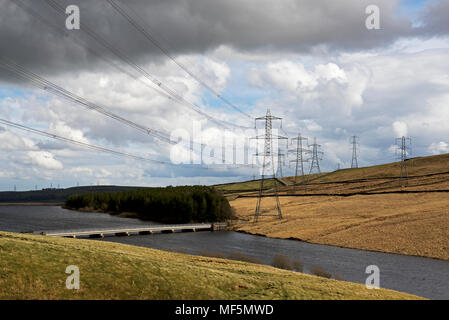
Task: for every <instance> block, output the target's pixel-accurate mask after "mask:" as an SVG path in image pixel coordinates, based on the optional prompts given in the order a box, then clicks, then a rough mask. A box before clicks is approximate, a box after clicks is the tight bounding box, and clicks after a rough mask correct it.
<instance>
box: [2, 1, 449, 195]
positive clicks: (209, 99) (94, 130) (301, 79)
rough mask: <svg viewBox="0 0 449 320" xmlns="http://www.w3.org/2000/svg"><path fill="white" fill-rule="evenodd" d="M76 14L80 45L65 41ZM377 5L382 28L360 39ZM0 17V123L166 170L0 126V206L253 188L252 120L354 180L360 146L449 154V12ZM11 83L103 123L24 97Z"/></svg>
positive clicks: (156, 7)
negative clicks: (11, 200) (155, 189)
mask: <svg viewBox="0 0 449 320" xmlns="http://www.w3.org/2000/svg"><path fill="white" fill-rule="evenodd" d="M73 4H75V5H77V6H78V7H79V9H80V29H79V30H77V29H74V30H69V29H67V28H66V19H67V17H68V16H69V15H68V14H66V13H65V12H64V11H65V8H66V7H67V6H69V5H73ZM117 5H118V6H119V8H121V9H122V10H125V12H126V14H127V15H128V17H131V22H134V23H136V22H137V23H138V25H139V26H141V27H143V30H144V32H139V31H138V30H137V29H136V28H135V27H133V24H132V23H130V21H128V20H127V19H126V18H125V17H124V16H122V15H120V14H119V12H118V11H117V9H116V8H117V7H115V8H114V6H117ZM370 5H375V6H377V7H378V8H379V27H380V28H379V29H368V28H367V26H366V20H367V19H369V18H370V17H369V16H370V13H368V14H367V13H366V8H367V7H368V6H370ZM0 8H1V10H0V119H4V120H8V121H11V122H13V123H17V124H21V125H24V126H27V127H30V128H33V129H38V130H41V131H45V132H48V133H51V134H55V135H58V136H60V137H64V138H68V139H72V140H75V141H78V142H81V143H85V144H90V145H96V146H101V147H104V148H108V149H110V150H115V151H119V152H122V153H127V154H132V155H136V156H139V157H144V158H147V159H152V160H158V161H160V162H154V161H140V160H136V159H134V158H130V157H125V156H120V155H112V154H110V153H105V152H100V151H93V150H88V149H85V148H83V147H80V146H76V145H73V144H67V143H64V142H61V141H58V140H55V139H51V138H49V137H44V136H41V135H36V134H34V133H32V132H27V131H23V130H19V129H17V128H14V127H11V126H7V125H2V124H0V150H1V152H0V190H2V191H9V190H14V188H15V189H16V190H34V189H36V188H38V189H41V188H47V187H50V186H53V187H57V186H60V187H70V186H76V185H96V184H114V185H133V186H165V185H186V184H216V183H226V182H231V181H242V180H247V179H253V178H254V177H256V178H258V177H259V175H260V173H261V170H260V167H261V160H262V159H261V157H254V156H252V155H253V154H255V153H257V154H259V155H260V154H261V153H262V152H263V148H262V147H263V144H262V140H254V139H249V138H250V137H254V136H258V135H263V134H264V130H263V126H264V123H263V121H257V129H256V130H255V129H254V126H255V120H254V118H256V117H263V116H265V114H266V113H267V109H270V112H271V114H272V115H273V116H276V117H279V118H282V127H281V121H273V134H274V135H279V136H285V137H287V136H288V137H290V138H292V137H295V136H297V135H298V134H301V135H302V136H304V137H307V138H308V143H309V144H312V143H313V139H314V138H316V141H317V143H318V144H319V145H320V147H321V149H320V150H321V151H323V156H322V160H321V161H320V165H321V169H322V171H333V170H335V169H336V168H337V167H340V168H347V167H350V166H351V156H352V145H351V144H350V141H351V136H353V135H356V136H358V137H359V140H358V141H359V144H358V146H357V147H358V163H359V166H369V165H375V164H381V163H388V162H392V161H395V160H396V152H395V149H396V148H395V142H396V138H399V137H402V136H406V137H410V138H411V152H410V154H409V156H410V157H415V156H426V155H433V154H440V153H447V152H449V126H447V122H446V121H447V120H448V119H449V38H448V35H449V19H448V18H447V17H448V16H449V1H443V0H441V1H440V0H339V1H334V0H316V1H310V0H284V1H268V0H241V1H229V0H214V1H209V0H189V1H186V0H176V1H175V0H164V1H162V0H152V1H144V0H130V1H124V0H100V1H95V2H92V1H74V0H48V1H47V0H33V1H31V0H0ZM61 9H62V11H61ZM155 43H156V44H157V46H156V45H155ZM161 48H162V50H161ZM2 61H3V62H2ZM5 61H6V62H5ZM2 63H3V65H2ZM5 63H7V64H9V65H11V64H14V68H13V70H12V71H11V70H10V69H5V67H4V64H5ZM20 68H22V69H21V70H25V71H26V72H27V73H28V74H30V73H32V74H34V75H36V76H39V77H40V79H41V80H42V81H44V82H45V81H49V82H50V83H51V84H52V85H56V86H58V88H61V90H65V91H64V92H66V93H68V94H69V95H71V97H73V96H74V95H76V97H77V98H78V99H84V101H88V105H90V106H95V108H97V107H101V109H95V108H92V107H91V108H90V109H89V108H86V105H83V104H80V103H76V102H74V101H73V99H70V98H69V99H68V98H67V97H61V95H57V94H55V92H54V91H53V90H50V89H49V86H47V85H40V86H39V85H36V84H35V83H34V84H33V82H30V81H29V80H27V79H25V78H23V77H20V76H18V75H17V72H18V71H17V70H19V69H20ZM19 73H20V72H19ZM158 83H159V84H160V85H158ZM41 84H42V82H41ZM50 87H51V86H50ZM217 95H219V97H217ZM98 111H100V112H98ZM105 113H107V114H108V115H109V116H106V115H105ZM111 115H112V116H111ZM117 117H120V118H121V119H124V121H117ZM126 121H128V124H126V123H124V122H126ZM130 123H132V124H133V125H135V124H137V125H138V126H139V128H146V129H151V130H157V131H158V132H160V133H161V134H162V135H163V136H164V137H169V138H171V139H172V143H168V142H167V139H165V140H164V139H163V138H157V137H154V136H153V135H151V134H148V133H146V132H145V130H146V129H145V130H143V131H144V132H142V130H139V129H136V127H135V126H134V127H133V125H129V124H130ZM273 141H274V146H273V149H276V150H277V149H278V146H279V149H280V150H281V151H280V152H281V153H282V154H285V155H286V156H285V157H283V158H281V162H282V163H283V168H282V171H283V174H284V175H291V174H293V173H294V162H291V160H294V158H295V157H294V153H293V152H290V153H289V152H287V149H290V150H293V148H294V147H295V145H293V144H292V141H291V140H288V141H287V143H286V141H285V140H279V141H280V143H279V144H276V143H277V142H278V140H273ZM257 142H258V144H256V143H257ZM245 144H246V146H245ZM201 145H203V149H201ZM201 150H203V153H202V154H201ZM222 151H224V153H223V152H222ZM234 153H235V155H234ZM223 160H225V163H224V164H223V163H222V162H223ZM191 162H194V164H192V163H191ZM201 163H202V164H201ZM309 166H310V162H309V163H306V164H305V168H306V170H307V171H308V170H309ZM270 170H271V169H270ZM268 171H269V170H268Z"/></svg>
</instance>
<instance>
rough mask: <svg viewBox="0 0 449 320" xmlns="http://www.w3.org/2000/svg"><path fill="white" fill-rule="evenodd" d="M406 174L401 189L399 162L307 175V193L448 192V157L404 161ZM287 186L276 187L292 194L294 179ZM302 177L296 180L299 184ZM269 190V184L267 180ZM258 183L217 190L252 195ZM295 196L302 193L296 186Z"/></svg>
mask: <svg viewBox="0 0 449 320" xmlns="http://www.w3.org/2000/svg"><path fill="white" fill-rule="evenodd" d="M407 165H408V172H409V185H408V186H407V187H406V188H403V187H401V185H400V181H399V176H400V163H398V162H394V163H389V164H383V165H377V166H372V167H364V168H357V169H342V170H338V171H334V172H328V173H323V174H322V175H321V176H318V175H312V176H310V177H309V176H306V178H307V179H308V181H309V182H308V185H307V193H308V194H356V193H379V192H397V191H401V190H408V191H435V190H448V191H449V154H442V155H437V156H428V157H417V158H413V159H409V160H407ZM282 180H283V181H285V182H287V183H288V184H289V185H288V186H283V185H281V184H278V188H279V190H280V192H281V193H284V194H285V193H292V192H293V186H292V185H293V183H294V180H295V177H285V178H282ZM301 181H302V177H298V178H297V182H298V184H300V183H301ZM268 184H269V185H270V187H267V189H270V188H271V186H272V182H271V181H268ZM259 186H260V181H259V180H257V181H247V182H241V183H234V184H226V185H219V186H217V189H219V190H222V191H223V192H225V193H226V194H228V195H234V196H235V195H238V194H241V195H251V194H253V195H254V194H256V193H257V191H258V190H259ZM296 193H298V194H304V193H305V192H304V189H303V188H302V187H301V186H299V187H297V188H296Z"/></svg>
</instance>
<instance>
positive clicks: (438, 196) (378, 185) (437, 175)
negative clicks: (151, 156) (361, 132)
mask: <svg viewBox="0 0 449 320" xmlns="http://www.w3.org/2000/svg"><path fill="white" fill-rule="evenodd" d="M408 162H409V164H410V167H409V176H410V179H409V185H408V186H407V187H401V186H400V184H399V179H398V176H399V166H398V164H397V163H393V164H387V165H381V166H374V167H368V168H360V169H346V170H339V171H336V172H332V173H328V174H323V175H322V176H321V177H319V178H317V177H314V179H311V181H310V183H309V185H308V187H307V193H305V192H304V190H303V188H301V187H300V186H298V187H297V190H296V196H293V195H292V194H293V186H291V185H289V186H281V187H280V191H281V192H280V193H281V194H282V195H283V196H282V197H280V201H281V207H282V210H283V216H284V219H282V220H279V219H276V218H274V217H261V218H260V219H259V222H258V223H257V224H253V223H251V222H252V216H253V214H254V209H255V206H256V201H257V198H256V197H255V195H256V194H257V192H256V191H255V190H253V191H252V192H245V193H244V194H241V197H237V198H236V195H235V193H232V191H231V192H229V194H232V195H233V196H234V199H233V200H232V201H231V205H232V207H233V208H234V209H235V211H236V215H237V216H238V217H239V218H240V219H242V220H246V221H248V222H247V223H240V224H238V225H237V226H236V229H237V230H239V231H244V232H248V233H252V234H259V235H265V236H268V237H276V238H294V239H299V240H303V241H308V242H313V243H320V244H329V245H335V246H342V247H348V248H357V249H363V250H374V251H382V252H390V253H399V254H407V255H417V256H424V257H431V258H437V259H443V260H449V192H445V191H446V190H447V191H449V172H448V171H449V155H447V154H445V155H440V156H431V157H421V158H415V159H413V160H409V161H408ZM283 180H284V181H289V182H292V181H293V180H294V177H289V178H284V179H283ZM298 181H300V180H299V179H298ZM254 183H256V181H255V182H253V184H254ZM233 188H234V189H237V188H238V186H235V185H234V186H233ZM224 191H225V192H226V190H224ZM407 191H414V192H416V193H408V192H407ZM435 191H439V192H435ZM289 195H292V196H289ZM308 195H310V196H308ZM343 195H344V196H343ZM274 204H275V203H274V198H272V197H267V198H264V199H263V201H262V206H263V208H264V209H266V210H270V209H271V210H273V209H274Z"/></svg>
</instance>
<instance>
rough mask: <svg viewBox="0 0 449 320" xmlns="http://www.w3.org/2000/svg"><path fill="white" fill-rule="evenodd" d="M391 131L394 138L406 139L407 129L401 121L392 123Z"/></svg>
mask: <svg viewBox="0 0 449 320" xmlns="http://www.w3.org/2000/svg"><path fill="white" fill-rule="evenodd" d="M393 130H394V132H395V134H396V137H407V134H408V127H407V124H406V123H405V122H402V121H395V122H393Z"/></svg>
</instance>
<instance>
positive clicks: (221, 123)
mask: <svg viewBox="0 0 449 320" xmlns="http://www.w3.org/2000/svg"><path fill="white" fill-rule="evenodd" d="M45 1H46V3H47V4H48V5H49V6H50V7H51V8H53V9H54V10H55V11H56V12H58V13H59V14H61V15H63V16H64V17H66V13H65V8H63V7H62V6H61V5H60V4H59V3H58V2H57V1H55V0H45ZM80 30H81V31H82V32H84V33H86V34H87V35H88V36H89V37H90V38H92V39H93V40H94V41H96V42H97V43H99V44H100V45H101V46H103V47H104V48H106V49H108V50H109V51H110V52H112V53H113V54H114V55H115V56H116V57H117V58H119V59H120V60H121V61H123V62H124V63H126V64H127V65H129V66H130V67H132V68H133V69H134V70H136V71H137V72H139V73H140V74H141V75H143V76H144V77H145V78H146V79H148V80H150V81H151V82H153V83H154V84H155V85H156V86H157V87H159V88H160V89H162V90H164V91H165V92H166V93H168V94H169V95H170V96H172V97H174V98H175V99H176V100H178V101H180V102H182V103H183V105H187V106H189V107H190V108H192V109H193V110H194V111H196V112H198V113H199V114H201V115H203V116H204V117H206V118H207V119H209V120H211V121H213V122H214V123H216V124H217V125H219V126H221V127H224V128H228V127H229V126H232V127H236V128H244V129H248V128H249V127H244V126H240V125H236V124H234V123H229V122H226V121H223V120H218V119H216V118H214V117H212V116H210V115H208V114H207V113H205V112H204V111H202V110H201V109H200V108H199V107H198V106H196V105H195V104H193V103H191V102H190V101H188V100H187V99H185V98H184V97H182V96H181V95H180V94H178V93H177V92H176V91H175V90H174V89H171V88H170V87H169V86H167V85H165V84H164V83H163V82H162V81H160V80H159V79H157V78H156V77H155V76H153V75H152V74H150V73H149V72H147V71H146V70H145V69H144V68H142V67H141V66H139V65H138V64H136V63H134V62H133V61H132V60H131V59H130V58H129V57H128V56H126V55H125V54H124V53H122V52H121V51H120V50H119V49H117V48H115V47H114V46H113V45H112V44H111V43H109V42H108V41H106V40H105V39H104V38H102V37H101V36H100V35H99V34H97V33H96V32H94V31H93V30H92V29H91V28H90V27H89V26H88V25H87V24H86V23H83V27H82V28H81V29H80Z"/></svg>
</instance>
